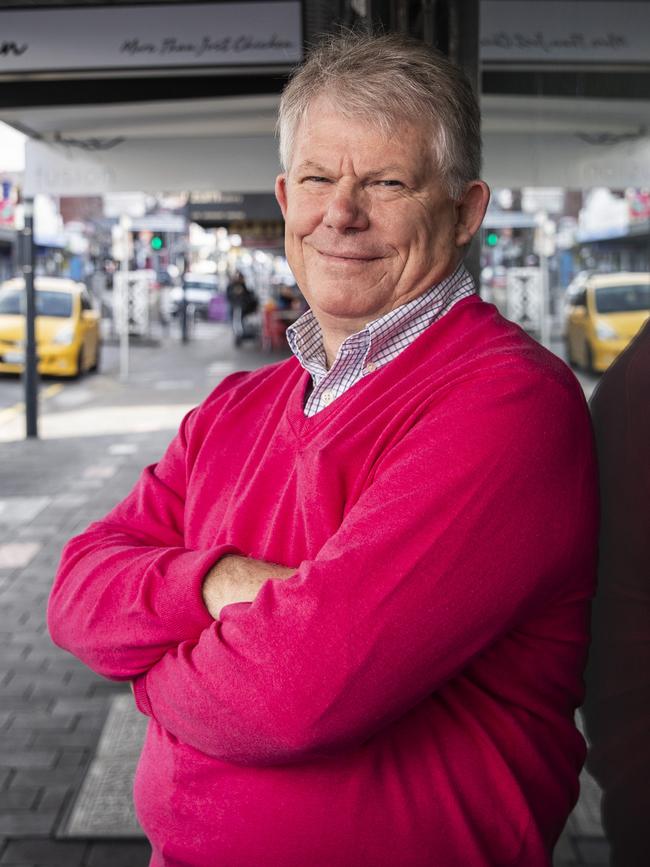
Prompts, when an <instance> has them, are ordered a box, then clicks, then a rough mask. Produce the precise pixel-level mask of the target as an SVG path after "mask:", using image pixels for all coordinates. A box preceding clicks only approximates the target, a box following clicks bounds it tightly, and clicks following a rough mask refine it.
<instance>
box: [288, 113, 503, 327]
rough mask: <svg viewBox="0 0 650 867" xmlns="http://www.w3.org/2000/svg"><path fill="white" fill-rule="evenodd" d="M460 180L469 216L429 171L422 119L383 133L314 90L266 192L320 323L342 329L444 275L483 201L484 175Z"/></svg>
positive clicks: (402, 300) (468, 234)
mask: <svg viewBox="0 0 650 867" xmlns="http://www.w3.org/2000/svg"><path fill="white" fill-rule="evenodd" d="M470 186H471V188H472V190H473V192H471V191H470V193H469V194H466V196H467V195H469V197H470V198H472V197H473V205H474V207H473V210H472V213H471V215H470V216H471V219H469V218H468V213H467V204H466V203H463V202H461V203H458V202H455V201H453V200H452V199H450V198H449V196H448V195H447V193H446V192H445V190H444V188H443V185H442V183H441V180H440V178H439V177H437V176H436V172H435V170H434V166H433V161H432V158H431V146H430V137H429V136H428V135H427V129H426V128H425V127H418V126H409V125H406V124H402V125H400V126H399V128H396V129H395V130H394V134H393V136H391V137H390V138H386V137H385V136H384V135H383V134H382V132H381V131H380V130H379V129H378V128H376V127H373V126H371V125H369V124H368V123H367V122H366V121H365V120H364V121H356V120H349V119H347V118H345V117H343V116H342V115H341V114H339V113H338V112H337V111H336V108H335V106H334V105H333V104H332V103H331V102H330V101H329V100H328V99H326V98H324V97H321V98H319V99H317V100H316V101H315V102H314V103H313V104H312V105H311V107H310V109H309V112H308V114H307V116H306V117H305V118H304V120H303V121H302V123H301V125H300V127H299V128H298V131H297V134H296V138H295V143H294V151H293V155H292V162H291V167H290V169H289V171H288V173H287V174H286V175H280V177H279V178H278V179H277V182H276V195H277V197H278V201H279V203H280V207H281V208H282V213H283V215H284V219H285V224H286V231H285V246H286V254H287V259H288V261H289V264H290V266H291V268H292V270H293V272H294V275H295V277H296V280H297V282H298V285H299V286H300V288H301V290H302V292H303V294H304V296H305V298H306V299H307V301H308V303H309V305H310V307H311V308H312V310H313V311H314V313H315V315H316V317H317V318H318V319H319V321H320V323H321V325H322V326H323V327H324V328H327V327H336V328H338V329H340V330H346V331H349V333H352V332H353V331H356V330H359V329H360V328H362V327H364V325H365V324H366V323H368V322H370V321H372V320H373V319H376V318H378V317H380V316H382V315H383V314H385V313H387V312H389V311H390V310H393V309H394V308H395V307H399V306H400V305H401V304H405V303H406V302H408V301H411V300H412V299H414V298H416V297H417V296H418V295H421V294H422V293H423V292H425V291H426V290H427V289H428V288H429V287H430V286H432V285H433V284H434V283H437V282H439V281H440V280H441V279H442V278H444V277H445V276H447V275H449V274H450V273H451V272H452V271H453V270H454V268H455V267H456V265H457V264H458V262H459V260H460V255H461V248H462V247H463V245H465V244H466V243H468V241H469V240H470V238H471V235H472V234H473V232H474V231H476V229H477V228H478V225H480V221H481V219H482V217H483V212H484V210H485V206H487V197H488V195H489V194H488V193H487V188H486V187H485V185H484V184H481V183H480V182H476V183H475V184H473V185H470ZM477 193H478V195H477ZM479 199H480V202H479ZM477 204H478V206H479V207H478V208H477V207H476V205H477ZM479 210H480V214H478V211H479ZM477 219H478V222H476V220H477ZM474 224H475V225H474Z"/></svg>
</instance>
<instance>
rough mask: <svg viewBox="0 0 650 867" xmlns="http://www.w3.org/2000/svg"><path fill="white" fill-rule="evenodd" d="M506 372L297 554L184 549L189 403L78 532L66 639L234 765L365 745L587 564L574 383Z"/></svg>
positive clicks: (55, 596) (54, 628)
mask: <svg viewBox="0 0 650 867" xmlns="http://www.w3.org/2000/svg"><path fill="white" fill-rule="evenodd" d="M494 379H495V380H496V382H495V381H493V382H492V383H491V384H490V383H487V384H486V382H485V381H480V382H477V383H476V385H475V386H470V387H466V388H464V389H463V390H462V392H459V393H458V394H457V395H453V394H452V395H451V396H450V397H449V398H448V399H447V400H446V401H445V403H444V409H441V410H440V411H439V412H438V413H437V414H436V413H432V414H431V416H430V417H429V416H427V417H426V418H425V419H424V420H423V421H422V422H421V423H419V424H418V425H416V426H414V427H413V428H412V429H411V430H410V431H409V432H408V433H407V434H406V435H405V436H404V437H403V438H402V440H400V442H399V443H398V444H397V445H395V446H394V447H393V448H392V449H391V450H390V452H389V453H386V454H385V455H384V456H383V457H382V459H381V460H380V462H379V464H378V466H377V467H376V468H375V471H374V476H373V478H372V480H371V481H370V483H369V484H368V485H367V486H366V488H365V490H364V492H363V493H362V494H361V496H360V497H359V499H358V500H357V502H356V503H354V504H353V505H352V506H351V508H349V510H348V511H347V513H346V515H345V518H344V519H343V521H342V523H341V526H340V527H339V529H338V530H337V532H336V533H334V535H333V536H332V537H330V538H329V539H328V540H327V541H326V542H325V544H324V545H323V547H322V548H321V550H319V551H317V552H314V555H313V557H311V558H310V559H306V560H304V561H303V562H302V563H300V564H297V565H296V568H295V569H293V568H289V565H290V564H285V565H284V566H273V565H271V564H262V563H260V562H259V561H252V560H248V559H247V558H244V557H242V556H241V555H242V552H241V551H239V550H238V549H237V548H236V545H231V544H229V543H226V542H224V543H223V544H216V545H215V546H214V547H213V548H210V549H207V550H200V551H196V550H190V549H188V548H186V547H185V545H184V531H183V521H184V502H185V484H186V478H187V475H188V474H187V466H186V462H187V452H188V437H189V436H191V431H190V426H191V424H192V419H193V417H190V418H189V419H188V420H186V422H185V423H184V424H183V426H182V428H181V430H180V432H179V434H178V436H177V437H176V439H175V440H174V442H173V443H172V445H171V446H170V448H169V450H168V451H167V453H166V455H165V457H164V458H163V460H162V461H161V462H160V463H159V464H157V465H156V466H154V467H149V468H147V469H146V470H145V471H144V473H143V475H142V477H141V479H140V482H139V483H138V485H137V486H136V488H135V489H134V490H133V491H132V493H131V494H130V495H129V497H127V498H126V500H125V501H123V502H122V503H121V504H120V505H119V506H118V507H117V508H116V509H115V510H113V512H111V513H110V514H109V515H108V516H107V517H106V519H105V520H103V521H101V522H98V523H95V524H93V525H91V526H90V527H89V528H88V530H86V531H85V533H83V534H82V535H81V536H78V537H77V538H75V539H73V540H71V542H69V543H68V545H67V546H66V549H65V550H64V554H63V558H62V563H61V567H60V570H59V573H58V576H57V579H56V582H55V586H54V588H53V592H52V597H51V601H50V609H49V625H50V631H51V633H52V636H53V638H54V640H55V641H56V642H57V643H58V644H60V645H61V646H63V647H65V648H67V649H69V650H70V651H71V652H73V653H74V654H75V655H77V656H78V657H79V658H81V659H82V660H83V661H84V662H86V664H88V665H89V666H90V667H91V668H93V669H94V670H95V671H98V672H99V673H100V674H103V675H105V676H107V677H112V678H117V679H125V680H133V681H134V691H135V695H136V700H137V702H138V706H139V707H140V709H141V710H142V711H143V712H144V713H147V714H149V715H151V716H153V717H154V718H155V719H156V720H157V721H158V722H159V723H160V725H162V726H163V727H164V728H165V729H167V731H169V732H170V733H171V734H172V735H174V736H175V737H177V738H179V739H180V740H182V741H184V742H185V743H187V744H189V745H191V746H193V747H195V748H196V749H199V750H201V751H203V752H205V753H207V754H208V755H211V756H214V757H216V758H218V759H221V760H223V761H227V762H234V763H241V764H282V763H288V762H296V761H301V760H304V759H306V758H313V757H318V756H323V755H327V754H328V753H329V752H331V751H337V750H340V749H345V748H347V747H350V746H354V745H357V744H359V743H362V742H364V741H365V740H367V739H368V738H369V737H371V736H372V735H373V734H374V733H376V732H377V731H379V730H381V729H382V728H384V727H385V726H386V725H388V724H389V723H391V722H392V721H394V720H396V719H399V718H400V717H402V716H403V715H404V714H406V713H407V712H408V711H409V710H411V709H412V708H414V707H415V706H416V705H418V704H419V703H420V702H422V701H423V700H425V699H426V698H427V697H428V696H430V695H431V694H432V693H434V692H435V691H436V690H438V689H439V688H440V687H441V686H442V685H443V684H445V683H446V682H447V681H448V680H450V679H451V678H453V677H454V676H456V675H457V674H458V673H459V672H461V671H462V670H463V669H464V668H466V667H467V665H468V664H469V663H470V662H471V661H472V660H473V659H474V658H475V657H476V656H477V655H478V654H480V653H481V652H482V651H484V650H485V649H486V648H488V647H489V646H491V645H492V644H494V643H495V642H496V641H498V640H499V639H500V638H501V637H503V636H504V635H506V634H507V633H509V632H510V631H511V630H512V629H514V628H516V627H518V626H520V625H521V624H522V623H525V622H526V621H527V620H529V619H530V618H531V617H534V616H535V614H536V613H537V612H538V611H540V610H543V609H545V608H546V607H547V606H548V604H550V603H552V601H553V600H554V599H557V598H558V597H559V596H561V595H562V594H563V593H566V592H571V591H572V587H571V582H572V581H574V580H575V576H578V581H583V586H584V575H585V570H586V568H587V567H586V565H585V558H584V556H583V552H584V545H583V543H582V542H580V543H579V544H578V545H576V543H575V540H576V539H580V532H581V527H580V526H579V524H580V521H581V520H582V518H581V516H582V515H584V516H585V517H584V521H585V522H586V523H585V527H584V528H582V529H584V530H585V532H586V533H587V535H588V533H589V528H588V522H589V520H591V517H590V516H591V514H592V512H593V509H592V504H591V502H589V497H590V496H591V494H592V490H591V488H590V486H589V484H585V478H587V477H588V476H589V471H590V469H591V464H590V458H589V455H587V456H586V457H585V450H584V445H585V441H586V437H588V430H587V427H586V416H584V417H583V414H582V410H581V408H580V407H579V406H578V408H577V404H576V401H575V395H573V396H568V395H567V392H566V391H565V390H557V389H552V394H551V395H549V394H547V393H546V390H545V387H544V384H543V383H540V384H539V386H538V387H537V388H531V387H530V383H528V382H526V383H525V384H524V385H518V384H517V382H516V376H515V377H513V375H512V372H511V371H508V372H507V374H504V376H503V379H502V381H499V377H495V378H494ZM513 380H514V383H513ZM495 391H496V393H497V394H499V395H502V394H503V393H504V392H505V393H506V394H507V398H506V399H505V400H501V401H499V400H497V401H495V397H494V392H495ZM551 400H552V402H553V410H554V411H553V414H552V415H549V413H548V406H549V401H551ZM541 427H543V436H540V434H539V429H540V428H541ZM504 528H505V532H504ZM541 528H543V532H541ZM549 539H553V540H554V544H552V545H551V544H549ZM234 541H235V542H236V540H234ZM573 589H574V590H575V588H573ZM578 589H579V588H578Z"/></svg>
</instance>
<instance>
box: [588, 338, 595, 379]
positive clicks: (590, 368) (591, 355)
mask: <svg viewBox="0 0 650 867" xmlns="http://www.w3.org/2000/svg"><path fill="white" fill-rule="evenodd" d="M585 370H586V371H587V373H595V372H596V371H595V370H594V353H593V352H592V349H591V345H590V343H589V341H587V343H586V344H585Z"/></svg>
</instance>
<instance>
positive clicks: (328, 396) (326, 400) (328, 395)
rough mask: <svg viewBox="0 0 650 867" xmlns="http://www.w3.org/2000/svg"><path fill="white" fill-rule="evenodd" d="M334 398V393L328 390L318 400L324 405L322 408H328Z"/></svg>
mask: <svg viewBox="0 0 650 867" xmlns="http://www.w3.org/2000/svg"><path fill="white" fill-rule="evenodd" d="M335 397H336V395H335V394H334V392H333V391H332V390H331V389H329V388H328V389H327V391H324V392H323V394H322V395H321V399H320V400H321V403H322V404H324V406H329V405H330V403H331V402H332V401H333V400H334V398H335Z"/></svg>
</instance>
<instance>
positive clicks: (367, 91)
mask: <svg viewBox="0 0 650 867" xmlns="http://www.w3.org/2000/svg"><path fill="white" fill-rule="evenodd" d="M320 96H326V97H328V96H329V97H331V99H332V101H333V102H334V103H335V105H336V107H337V109H338V110H340V112H341V114H342V115H343V116H344V117H348V118H357V119H359V118H362V119H364V120H367V121H368V122H369V123H372V124H373V125H374V126H375V127H377V128H379V129H380V130H381V131H382V132H383V133H384V134H385V135H386V136H389V135H395V132H396V131H395V127H396V126H398V125H399V124H400V123H411V124H415V125H420V124H422V123H423V122H424V123H428V125H429V127H430V129H431V136H432V152H433V160H434V165H435V168H436V169H437V171H438V173H439V175H440V177H441V179H442V181H443V183H444V184H445V186H446V188H447V192H448V193H449V195H450V196H451V197H452V198H454V199H459V198H460V197H461V195H462V192H463V190H464V189H465V186H466V185H467V183H468V182H469V181H472V180H475V179H476V178H478V177H480V172H481V119H480V110H479V106H478V101H477V99H476V96H475V94H474V91H473V90H472V87H471V85H470V83H469V81H468V80H467V78H466V77H465V74H464V73H463V72H462V70H461V69H460V68H459V67H457V66H455V65H454V64H453V63H451V62H450V61H449V60H448V59H447V58H446V57H445V56H444V55H443V54H441V53H440V52H438V51H435V50H434V49H431V48H429V47H427V46H426V45H425V44H424V43H422V42H419V41H417V40H415V39H412V38H410V37H407V36H402V35H400V34H396V33H386V34H382V35H379V36H373V35H368V34H367V33H363V32H356V31H343V32H342V33H340V34H337V35H335V36H328V37H326V38H325V39H324V40H323V41H322V42H320V43H319V44H318V45H316V46H315V47H314V48H313V49H312V50H311V51H310V53H309V55H308V57H307V60H306V61H305V63H304V64H303V65H302V66H300V67H298V68H297V69H296V70H294V72H293V73H292V75H291V77H290V79H289V83H288V84H287V86H286V87H285V89H284V93H283V94H282V99H281V100H280V111H279V116H278V124H277V131H278V134H279V139H280V162H281V164H282V167H283V170H284V171H288V169H289V166H290V164H291V156H292V152H293V146H294V142H295V137H296V133H297V130H298V127H299V125H300V122H301V121H302V119H303V118H304V116H305V114H306V113H307V111H308V109H309V106H310V104H311V103H312V101H313V100H315V99H316V98H318V97H320Z"/></svg>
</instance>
